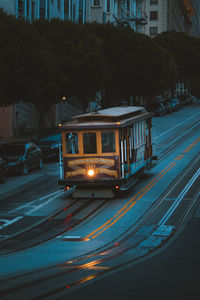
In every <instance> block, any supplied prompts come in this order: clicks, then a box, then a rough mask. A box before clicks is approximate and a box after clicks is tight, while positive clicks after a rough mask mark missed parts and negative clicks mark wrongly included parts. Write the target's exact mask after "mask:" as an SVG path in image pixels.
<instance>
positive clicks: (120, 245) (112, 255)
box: [0, 153, 200, 300]
mask: <svg viewBox="0 0 200 300" xmlns="http://www.w3.org/2000/svg"><path fill="white" fill-rule="evenodd" d="M199 168H200V153H198V154H197V155H196V156H195V157H194V158H193V160H192V161H191V162H190V164H189V166H186V167H185V168H184V170H183V171H182V172H181V173H180V174H179V175H178V176H177V177H176V179H175V180H174V181H173V182H172V183H171V185H169V186H168V188H167V189H166V190H165V191H164V192H163V194H162V195H161V196H160V197H159V198H158V199H157V201H156V202H154V204H153V205H152V207H151V209H150V210H148V211H146V212H145V214H144V215H143V216H141V218H140V219H139V220H138V222H136V223H135V224H133V225H132V226H130V227H129V228H128V229H127V231H126V232H125V233H124V234H123V235H121V236H119V237H118V238H117V239H114V240H112V242H109V243H108V244H107V245H104V246H103V247H100V248H99V249H96V250H95V251H92V252H88V253H87V254H85V255H82V256H79V257H74V258H73V259H72V260H71V261H67V262H65V263H63V264H57V265H54V266H52V267H51V268H50V267H48V268H44V269H41V270H37V271H35V272H29V273H26V274H25V275H24V276H23V274H21V275H19V276H14V277H9V278H7V280H3V281H0V284H3V285H6V284H7V281H11V280H12V286H11V287H9V289H7V288H4V289H1V292H0V295H1V296H2V299H4V298H3V297H4V296H5V297H6V296H8V297H9V295H12V293H14V294H15V297H16V293H18V292H20V291H23V292H24V290H25V291H26V295H33V292H32V291H33V289H34V287H35V289H34V297H31V298H30V299H34V300H36V299H46V298H48V299H51V298H52V299H54V298H53V297H55V295H56V296H57V297H58V296H61V294H63V293H64V294H65V295H66V293H68V292H72V291H74V289H75V288H77V287H79V288H80V287H81V286H84V285H85V284H87V283H91V282H92V280H95V279H97V278H98V277H101V278H102V277H103V276H106V275H108V274H109V273H110V272H113V271H116V270H119V269H121V268H124V267H126V266H130V265H131V264H132V265H133V264H135V263H138V262H140V261H141V260H144V259H147V258H149V257H150V256H152V255H154V254H155V253H157V251H161V250H162V249H163V248H165V247H166V245H167V243H171V240H172V239H170V238H171V237H172V236H175V235H178V232H179V231H180V230H182V229H183V225H185V224H184V223H186V222H187V220H188V215H189V214H192V212H193V211H194V209H195V206H196V205H197V203H198V200H199V198H200V190H198V191H197V192H196V194H195V195H194V197H192V198H191V201H190V202H189V204H188V205H187V206H186V207H185V208H184V209H183V211H182V214H181V217H180V218H179V221H178V222H177V223H176V224H175V226H174V228H173V230H172V232H170V234H169V235H167V236H165V238H164V239H163V240H162V242H161V243H160V244H159V245H158V247H147V249H146V251H142V250H144V246H142V244H144V242H145V241H146V240H147V239H148V238H149V236H150V235H151V234H153V232H155V231H156V229H157V228H156V226H155V227H154V228H153V229H152V231H151V230H150V231H148V232H147V233H146V236H145V235H144V231H143V234H141V236H140V238H139V237H138V233H139V232H140V230H143V229H144V226H145V225H147V224H148V222H149V221H150V220H151V219H152V218H154V216H155V214H156V213H157V212H158V210H159V209H160V207H161V205H162V204H163V202H164V201H165V199H166V198H167V197H168V196H169V195H170V194H171V193H173V192H175V193H176V194H177V195H178V194H179V189H180V187H181V186H182V185H185V180H186V178H188V176H189V177H190V178H192V176H194V174H197V171H198V170H199ZM188 182H189V180H188ZM178 187H179V188H178ZM177 188H178V190H175V189H177ZM163 213H164V212H163ZM150 223H151V222H150ZM136 236H137V237H136ZM129 251H131V253H132V258H131V259H129V258H128V259H127V256H126V255H124V256H123V254H128V252H129ZM134 251H135V252H134ZM119 256H120V263H119V262H118V257H119ZM122 261H123V262H122ZM94 270H95V271H94ZM97 270H98V271H97ZM47 273H48V274H47ZM28 275H29V276H33V277H34V279H29V278H28ZM66 275H67V276H68V275H70V278H69V279H68V281H66ZM55 278H56V279H57V281H56V283H55V281H54V284H53V285H51V280H54V279H55ZM18 280H21V284H19V282H18ZM47 282H48V285H46V284H45V287H46V289H47V290H46V291H45V290H44V289H42V292H40V291H39V289H38V284H41V283H47ZM49 287H51V288H49ZM9 299H12V298H9Z"/></svg>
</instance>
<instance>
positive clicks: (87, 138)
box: [83, 132, 97, 154]
mask: <svg viewBox="0 0 200 300" xmlns="http://www.w3.org/2000/svg"><path fill="white" fill-rule="evenodd" d="M83 151H84V153H85V154H96V153H97V141H96V133H94V132H87V133H83Z"/></svg>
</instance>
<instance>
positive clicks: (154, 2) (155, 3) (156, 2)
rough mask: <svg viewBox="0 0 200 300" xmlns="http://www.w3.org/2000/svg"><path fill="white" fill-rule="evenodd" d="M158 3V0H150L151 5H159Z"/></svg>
mask: <svg viewBox="0 0 200 300" xmlns="http://www.w3.org/2000/svg"><path fill="white" fill-rule="evenodd" d="M157 4H158V0H150V5H157Z"/></svg>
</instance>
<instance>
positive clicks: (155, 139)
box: [154, 112, 200, 140]
mask: <svg viewBox="0 0 200 300" xmlns="http://www.w3.org/2000/svg"><path fill="white" fill-rule="evenodd" d="M199 114H200V113H199V112H198V113H196V114H195V115H193V116H191V117H189V118H187V119H186V120H184V121H183V122H181V123H178V124H177V125H176V126H174V127H172V128H170V129H168V130H166V131H164V132H163V133H161V134H160V135H157V136H156V137H155V138H154V140H156V139H158V138H159V137H161V136H163V135H165V134H166V133H168V132H170V131H171V130H173V129H175V128H176V127H178V126H180V125H182V124H183V123H185V122H186V121H188V120H190V119H192V118H194V117H195V116H196V115H199Z"/></svg>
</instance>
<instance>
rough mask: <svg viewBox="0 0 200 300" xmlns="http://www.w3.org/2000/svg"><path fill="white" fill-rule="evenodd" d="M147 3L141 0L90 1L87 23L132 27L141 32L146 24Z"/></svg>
mask: <svg viewBox="0 0 200 300" xmlns="http://www.w3.org/2000/svg"><path fill="white" fill-rule="evenodd" d="M144 3H145V1H141V0H90V1H88V6H87V21H88V22H98V23H103V24H105V23H112V24H114V25H124V26H127V25H128V26H130V27H131V28H132V29H133V30H135V31H141V28H142V26H143V25H144V24H146V18H145V15H144V13H143V12H144V9H143V5H144Z"/></svg>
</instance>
